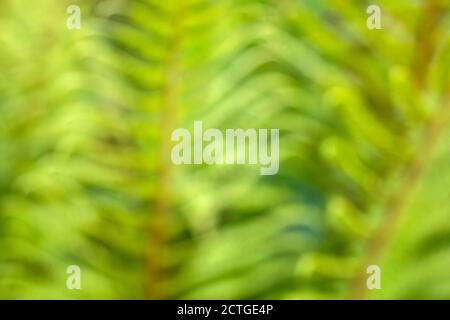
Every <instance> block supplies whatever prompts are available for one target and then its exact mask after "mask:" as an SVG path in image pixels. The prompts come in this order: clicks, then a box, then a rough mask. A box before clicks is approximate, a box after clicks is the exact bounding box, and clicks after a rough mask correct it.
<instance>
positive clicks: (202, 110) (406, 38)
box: [0, 0, 450, 299]
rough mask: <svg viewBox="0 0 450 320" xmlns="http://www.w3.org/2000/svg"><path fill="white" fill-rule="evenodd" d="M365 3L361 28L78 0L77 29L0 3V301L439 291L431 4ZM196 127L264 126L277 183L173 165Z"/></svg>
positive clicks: (273, 11) (439, 147)
mask: <svg viewBox="0 0 450 320" xmlns="http://www.w3.org/2000/svg"><path fill="white" fill-rule="evenodd" d="M376 2H377V4H378V5H380V7H381V8H382V17H383V29H381V30H369V29H368V28H367V27H366V19H367V14H366V8H367V6H368V5H369V4H372V3H369V2H367V1H361V0H359V1H356V0H348V1H337V0H317V1H293V0H284V1H279V0H273V1H272V0H246V1H242V0H228V1H209V0H177V1H175V0H172V1H156V0H135V1H126V0H114V1H113V0H103V1H95V2H91V1H78V5H80V7H81V8H82V28H81V30H76V31H70V30H67V28H66V27H65V26H66V18H67V16H68V15H67V14H66V12H65V10H66V8H67V6H68V5H69V4H70V3H69V2H65V1H62V2H61V1H54V0H53V1H52V0H40V1H35V2H33V3H26V4H25V3H23V2H21V1H18V0H17V1H15V0H6V1H3V2H1V3H0V45H1V46H0V48H1V49H0V68H1V70H2V76H0V110H1V111H2V115H3V117H2V122H1V123H0V177H1V180H0V190H1V191H0V221H1V222H0V297H2V298H87V299H89V298H113V299H114V298H131V299H135V298H194V299H196V298H207V299H214V298H232V299H239V298H300V299H303V298H310V299H320V298H347V297H349V298H377V299H378V298H392V299H398V298H439V299H445V298H450V278H449V276H450V274H449V272H448V270H450V252H449V251H448V248H449V235H450V229H449V228H450V219H449V218H450V212H449V209H448V203H449V200H450V199H449V192H448V190H450V188H449V173H450V167H449V166H448V163H449V162H448V159H449V152H450V150H449V144H448V141H449V140H448V138H449V133H448V129H446V126H448V121H449V116H448V114H449V112H448V108H449V99H450V95H449V88H450V86H449V84H450V79H449V66H450V59H449V53H450V50H449V47H450V37H449V31H448V30H450V29H449V28H448V27H449V24H450V14H449V13H450V3H449V1H445V0H423V1H410V0H397V1H387V0H379V1H376ZM194 120H202V121H203V123H204V124H205V125H206V126H208V127H215V128H221V129H225V128H248V127H252V128H280V132H281V143H280V148H281V149H280V156H281V159H280V160H281V162H280V172H279V173H278V174H277V175H276V176H266V177H264V176H260V175H259V171H258V169H257V168H254V167H251V166H206V165H202V166H178V167H175V166H173V165H172V164H171V162H170V149H171V147H172V143H171V141H170V134H171V132H172V130H174V129H175V128H178V127H186V128H191V127H192V125H193V121H194ZM72 264H75V265H79V266H80V267H81V270H82V290H81V291H71V290H67V289H66V286H65V285H66V277H67V275H66V273H65V271H66V268H67V266H69V265H72ZM368 264H378V265H380V266H381V268H382V290H379V291H373V292H368V290H367V289H366V287H365V278H366V273H365V269H366V267H367V265H368Z"/></svg>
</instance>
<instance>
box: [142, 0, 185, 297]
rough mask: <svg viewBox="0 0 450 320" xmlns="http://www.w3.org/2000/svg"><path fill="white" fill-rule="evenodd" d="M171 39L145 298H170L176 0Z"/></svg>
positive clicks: (179, 30)
mask: <svg viewBox="0 0 450 320" xmlns="http://www.w3.org/2000/svg"><path fill="white" fill-rule="evenodd" d="M173 10H174V13H173V14H172V22H171V24H172V30H173V33H172V37H171V38H170V40H169V45H168V55H167V59H166V66H165V74H164V84H163V89H162V96H161V125H160V133H161V135H160V150H159V162H158V168H157V182H156V185H157V189H156V190H157V194H156V196H155V202H154V203H155V206H154V211H153V213H152V214H151V216H150V219H151V221H150V228H149V233H150V236H149V238H150V243H149V246H148V248H149V250H148V253H147V254H148V256H147V257H146V260H147V272H148V277H147V282H146V284H145V291H146V297H147V298H148V299H164V298H167V297H169V292H168V291H167V289H166V286H165V279H166V273H167V257H168V245H169V241H170V225H171V224H170V220H171V211H172V209H173V206H172V203H173V195H172V190H171V189H172V163H171V159H170V149H171V140H170V136H171V133H172V131H173V130H174V129H175V124H176V113H177V106H178V104H179V94H180V78H179V75H180V70H181V66H180V55H181V50H182V42H183V31H184V26H183V21H184V20H185V15H186V6H185V4H184V2H183V1H181V0H179V1H177V3H176V4H175V8H173Z"/></svg>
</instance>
